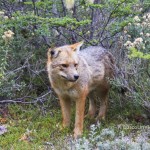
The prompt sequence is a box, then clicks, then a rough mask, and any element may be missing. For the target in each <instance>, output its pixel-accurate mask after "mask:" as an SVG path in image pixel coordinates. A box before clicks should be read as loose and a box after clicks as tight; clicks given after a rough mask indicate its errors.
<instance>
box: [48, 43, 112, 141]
mask: <svg viewBox="0 0 150 150" xmlns="http://www.w3.org/2000/svg"><path fill="white" fill-rule="evenodd" d="M82 45H83V41H81V42H78V43H75V44H71V45H64V46H60V47H56V48H49V49H48V52H47V72H48V78H49V81H50V84H51V87H52V88H53V90H54V91H55V93H56V95H57V96H58V99H59V102H60V106H61V112H62V126H63V127H64V128H66V127H69V126H70V122H71V121H70V120H71V107H72V105H71V103H72V101H74V102H75V104H76V106H75V110H76V112H75V125H74V138H78V137H80V136H81V135H82V132H83V123H84V118H85V117H84V112H85V103H86V99H87V98H89V108H88V113H87V115H88V116H89V117H90V118H95V115H96V110H97V108H96V102H95V99H94V97H95V96H97V97H98V98H99V99H100V102H101V105H100V108H99V109H98V115H97V117H96V120H101V119H105V116H106V111H107V106H108V92H109V89H110V85H109V82H108V78H113V76H114V57H113V55H112V54H111V53H110V52H108V51H107V50H106V49H105V48H103V47H100V46H90V47H87V48H85V49H83V50H80V48H81V46H82Z"/></svg>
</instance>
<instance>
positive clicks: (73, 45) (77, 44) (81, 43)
mask: <svg viewBox="0 0 150 150" xmlns="http://www.w3.org/2000/svg"><path fill="white" fill-rule="evenodd" d="M83 43H84V42H83V41H81V42H78V43H75V44H72V45H70V47H71V49H72V50H73V51H79V49H80V47H81V46H82V45H83Z"/></svg>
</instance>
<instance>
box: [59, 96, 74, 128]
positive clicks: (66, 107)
mask: <svg viewBox="0 0 150 150" xmlns="http://www.w3.org/2000/svg"><path fill="white" fill-rule="evenodd" d="M59 99H60V106H61V111H62V117H63V124H62V125H63V127H64V128H65V127H68V126H70V116H71V100H70V99H69V98H62V97H59Z"/></svg>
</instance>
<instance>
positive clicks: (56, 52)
mask: <svg viewBox="0 0 150 150" xmlns="http://www.w3.org/2000/svg"><path fill="white" fill-rule="evenodd" d="M60 52H61V51H60V50H57V49H51V48H49V49H48V53H49V54H50V56H51V58H56V57H57V56H58V54H59V53H60Z"/></svg>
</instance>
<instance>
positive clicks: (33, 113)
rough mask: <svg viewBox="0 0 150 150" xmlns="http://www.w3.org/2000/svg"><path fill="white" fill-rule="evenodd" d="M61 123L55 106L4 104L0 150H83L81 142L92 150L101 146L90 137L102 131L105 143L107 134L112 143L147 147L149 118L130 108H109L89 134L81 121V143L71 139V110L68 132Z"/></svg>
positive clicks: (88, 126)
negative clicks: (82, 131)
mask: <svg viewBox="0 0 150 150" xmlns="http://www.w3.org/2000/svg"><path fill="white" fill-rule="evenodd" d="M61 120H62V118H61V111H60V108H59V106H57V107H53V108H52V107H50V108H48V107H44V106H39V105H23V104H21V105H20V104H19V105H18V104H10V105H7V106H6V105H5V106H3V107H1V108H0V150H49V149H54V150H55V149H56V150H59V149H86V148H85V147H90V146H88V144H87V143H86V141H87V140H85V139H88V140H89V142H88V143H89V144H91V143H92V144H93V145H91V147H93V148H92V149H98V146H97V145H98V144H97V142H99V143H101V144H102V143H104V142H100V141H96V139H94V138H95V137H96V136H97V137H98V136H99V138H101V137H102V136H103V135H102V131H105V132H106V133H105V134H106V136H107V137H106V138H105V140H106V139H107V140H106V141H107V144H108V139H110V137H108V136H109V135H110V136H114V137H113V140H112V141H114V139H115V140H117V138H118V139H119V137H121V139H122V140H124V142H126V143H128V144H130V143H131V142H132V144H133V143H134V144H137V143H139V141H140V142H142V144H147V146H146V147H145V150H146V149H147V150H148V148H149V149H150V147H149V146H150V119H149V118H148V117H147V116H146V115H145V114H144V112H143V111H141V110H140V111H139V109H137V110H136V109H133V108H131V107H130V106H129V107H125V108H115V109H114V108H113V107H110V108H109V110H108V115H107V118H106V120H105V121H103V122H101V123H99V124H97V125H96V129H94V131H92V132H90V130H91V124H93V121H91V120H89V119H85V122H84V134H83V137H85V138H84V141H82V143H81V142H75V141H74V140H73V138H72V134H73V126H74V110H73V112H72V123H71V127H70V128H69V129H62V127H61ZM108 129H111V130H109V132H110V133H108V132H107V131H108ZM112 131H113V133H112ZM93 132H96V133H93ZM114 133H115V135H113V134H114ZM91 134H93V135H91ZM90 136H91V137H90ZM123 138H124V139H123ZM92 139H94V140H95V141H92ZM103 140H104V139H103ZM129 142H130V143H129ZM111 144H112V142H111ZM105 145H106V143H105ZM81 147H82V148H81ZM87 149H88V148H87ZM89 149H90V148H89ZM99 149H101V147H100V144H99ZM102 149H103V148H102ZM114 149H115V148H114ZM118 149H120V148H118ZM141 149H142V148H141ZM143 149H144V148H143ZM137 150H138V148H137Z"/></svg>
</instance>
